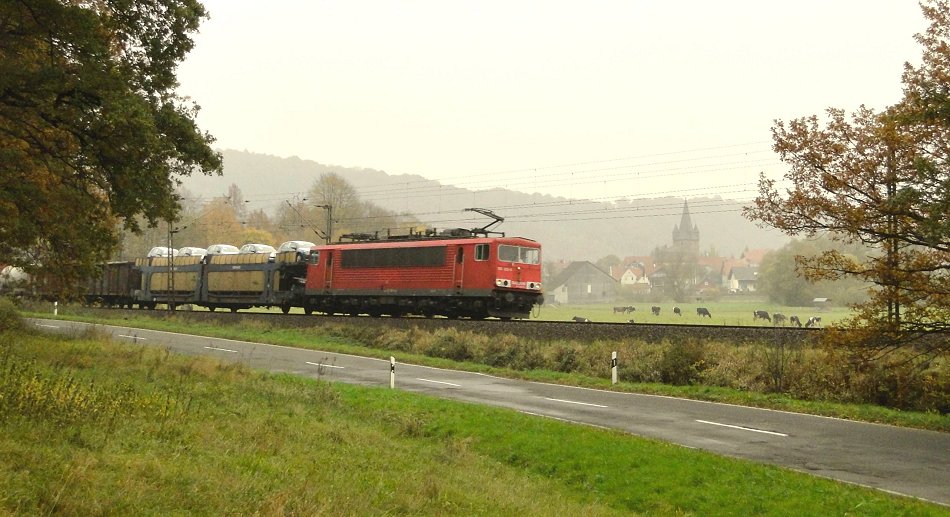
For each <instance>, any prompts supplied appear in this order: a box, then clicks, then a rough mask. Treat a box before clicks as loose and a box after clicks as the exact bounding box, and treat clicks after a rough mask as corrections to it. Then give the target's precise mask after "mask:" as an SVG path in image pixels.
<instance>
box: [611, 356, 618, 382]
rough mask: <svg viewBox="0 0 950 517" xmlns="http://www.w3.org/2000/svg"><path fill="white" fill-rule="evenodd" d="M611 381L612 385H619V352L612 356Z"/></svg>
mask: <svg viewBox="0 0 950 517" xmlns="http://www.w3.org/2000/svg"><path fill="white" fill-rule="evenodd" d="M610 380H611V383H612V384H617V352H611V354H610Z"/></svg>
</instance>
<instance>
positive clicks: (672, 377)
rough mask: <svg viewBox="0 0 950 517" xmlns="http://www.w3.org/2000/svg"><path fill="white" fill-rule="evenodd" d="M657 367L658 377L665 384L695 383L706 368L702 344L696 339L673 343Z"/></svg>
mask: <svg viewBox="0 0 950 517" xmlns="http://www.w3.org/2000/svg"><path fill="white" fill-rule="evenodd" d="M659 369H660V378H661V379H662V381H663V382H665V383H667V384H673V385H678V386H681V385H684V384H696V383H697V382H698V381H699V380H700V378H701V377H702V372H703V370H705V369H706V359H705V350H704V349H703V344H702V343H700V342H697V341H686V342H684V343H681V344H674V345H673V346H671V347H669V348H668V349H667V350H666V353H665V354H663V359H661V360H660V364H659Z"/></svg>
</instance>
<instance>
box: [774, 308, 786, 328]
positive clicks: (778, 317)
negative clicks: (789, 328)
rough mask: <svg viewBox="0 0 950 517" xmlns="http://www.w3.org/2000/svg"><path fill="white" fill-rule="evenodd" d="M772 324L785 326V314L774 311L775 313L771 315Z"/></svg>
mask: <svg viewBox="0 0 950 517" xmlns="http://www.w3.org/2000/svg"><path fill="white" fill-rule="evenodd" d="M772 325H776V326H778V325H781V326H783V327H784V326H785V315H784V314H782V313H781V312H776V313H775V314H773V315H772Z"/></svg>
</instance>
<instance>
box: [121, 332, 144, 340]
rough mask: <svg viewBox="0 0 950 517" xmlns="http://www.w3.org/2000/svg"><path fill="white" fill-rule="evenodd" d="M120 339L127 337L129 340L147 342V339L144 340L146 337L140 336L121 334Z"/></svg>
mask: <svg viewBox="0 0 950 517" xmlns="http://www.w3.org/2000/svg"><path fill="white" fill-rule="evenodd" d="M119 337H127V338H129V339H141V340H143V341H144V340H145V338H144V337H138V336H127V335H125V334H119Z"/></svg>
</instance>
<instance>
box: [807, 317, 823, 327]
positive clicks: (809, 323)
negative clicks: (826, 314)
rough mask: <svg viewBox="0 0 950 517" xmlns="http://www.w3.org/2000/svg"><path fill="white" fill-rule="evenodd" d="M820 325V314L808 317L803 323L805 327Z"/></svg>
mask: <svg viewBox="0 0 950 517" xmlns="http://www.w3.org/2000/svg"><path fill="white" fill-rule="evenodd" d="M820 326H821V316H812V317H811V318H808V321H807V322H806V323H805V328H811V327H820Z"/></svg>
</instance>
